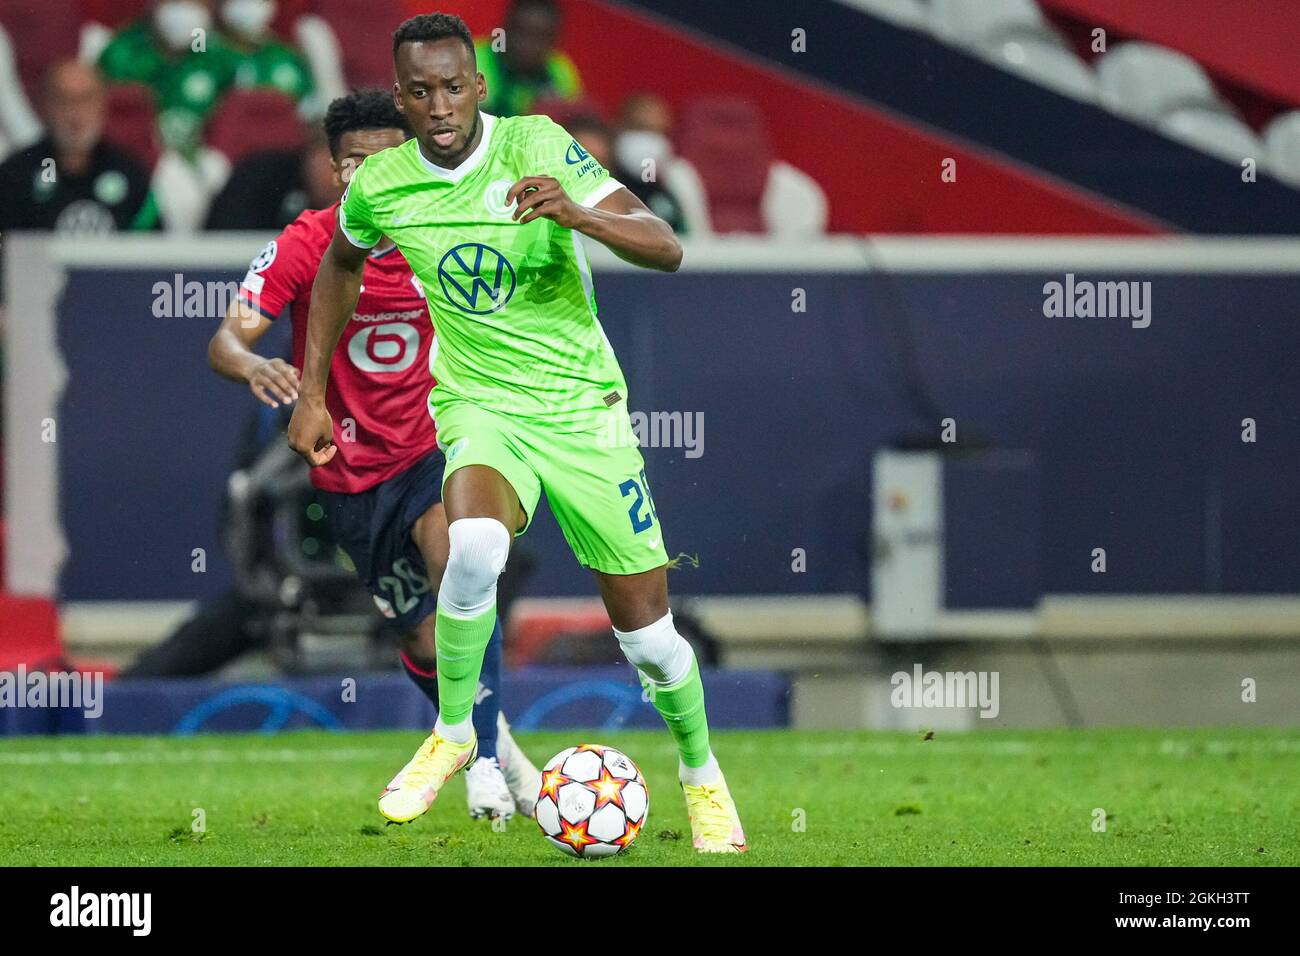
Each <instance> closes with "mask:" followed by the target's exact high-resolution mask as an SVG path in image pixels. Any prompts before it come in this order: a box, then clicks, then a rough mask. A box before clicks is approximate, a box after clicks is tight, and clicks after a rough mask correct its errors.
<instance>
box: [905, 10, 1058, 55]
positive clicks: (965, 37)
mask: <svg viewBox="0 0 1300 956" xmlns="http://www.w3.org/2000/svg"><path fill="white" fill-rule="evenodd" d="M930 27H931V29H932V30H933V31H934V32H935V34H936V35H938V36H939V37H941V38H942V39H944V40H947V41H948V42H950V43H957V44H960V45H962V46H980V45H982V44H985V43H990V42H992V41H995V40H999V39H1002V38H1005V37H1010V36H1033V35H1036V34H1041V33H1047V34H1050V33H1051V32H1052V28H1051V27H1050V26H1049V25H1048V23H1047V21H1046V20H1044V19H1043V14H1042V11H1041V10H1039V9H1038V4H1036V3H1034V0H931V3H930Z"/></svg>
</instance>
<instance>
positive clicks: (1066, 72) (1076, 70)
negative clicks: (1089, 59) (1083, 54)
mask: <svg viewBox="0 0 1300 956" xmlns="http://www.w3.org/2000/svg"><path fill="white" fill-rule="evenodd" d="M980 53H981V54H982V55H983V56H984V58H985V59H987V60H989V61H991V62H993V63H996V64H997V65H998V66H1001V67H1003V68H1004V69H1006V70H1008V71H1010V72H1012V73H1016V74H1018V75H1020V76H1023V77H1025V78H1026V79H1029V80H1033V81H1034V82H1035V83H1038V84H1040V85H1041V86H1046V87H1047V88H1049V89H1052V90H1055V91H1056V92H1058V93H1064V94H1065V95H1066V96H1072V97H1074V98H1075V99H1077V100H1083V101H1084V102H1088V103H1091V102H1095V101H1096V99H1097V77H1096V76H1095V75H1094V74H1093V72H1092V68H1091V67H1089V66H1088V64H1086V63H1084V62H1083V61H1082V60H1080V59H1079V58H1078V56H1076V55H1075V53H1074V51H1073V50H1071V49H1069V48H1068V47H1066V46H1065V45H1064V44H1063V43H1061V42H1060V41H1059V40H1057V39H1056V38H1054V37H1052V38H1047V37H1036V36H1017V37H1008V38H1004V39H1000V40H993V41H990V42H987V43H985V44H983V45H982V46H981V48H980Z"/></svg>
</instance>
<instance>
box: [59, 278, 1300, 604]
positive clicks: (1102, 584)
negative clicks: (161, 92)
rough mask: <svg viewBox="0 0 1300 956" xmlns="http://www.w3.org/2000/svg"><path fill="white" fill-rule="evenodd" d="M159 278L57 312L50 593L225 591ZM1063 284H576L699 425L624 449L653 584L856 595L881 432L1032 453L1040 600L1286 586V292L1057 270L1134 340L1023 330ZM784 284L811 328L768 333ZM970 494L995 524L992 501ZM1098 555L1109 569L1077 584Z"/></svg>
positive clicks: (222, 461) (205, 453)
mask: <svg viewBox="0 0 1300 956" xmlns="http://www.w3.org/2000/svg"><path fill="white" fill-rule="evenodd" d="M158 278H159V276H158V274H157V273H156V272H150V271H102V270H90V269H78V270H74V271H73V272H72V273H71V274H70V276H69V281H68V284H67V288H66V291H65V294H64V296H63V299H62V301H61V305H60V322H61V336H60V338H61V343H62V347H63V349H64V350H65V353H66V360H67V364H68V366H69V370H70V381H69V386H68V390H67V393H66V396H65V401H64V406H63V410H62V415H61V417H60V432H59V447H60V451H61V469H62V471H61V481H62V488H61V495H62V501H63V508H64V519H65V526H66V532H67V538H68V541H69V546H70V549H71V555H70V559H69V563H68V565H67V567H66V569H65V572H64V576H63V582H62V583H63V597H64V598H67V599H76V600H84V599H145V598H152V599H183V598H194V597H198V596H204V595H211V594H214V593H216V592H217V591H218V590H220V589H221V588H222V587H224V586H225V585H226V584H227V583H228V582H229V571H228V568H227V566H226V565H225V564H224V562H223V560H222V558H221V555H220V547H219V544H218V541H217V536H216V529H217V509H218V505H219V502H220V500H221V497H222V489H223V486H224V482H225V480H226V476H227V474H228V472H229V470H230V468H231V464H232V462H233V460H234V457H235V441H236V435H237V433H238V430H239V428H240V426H241V424H242V423H243V421H244V420H245V419H246V417H247V415H248V414H249V413H250V412H251V410H252V399H251V397H250V396H249V394H248V391H247V389H244V388H240V387H238V386H235V385H232V384H230V383H228V382H224V381H220V380H218V379H217V378H216V376H214V375H213V374H212V373H211V372H210V371H209V370H208V369H207V366H206V362H205V359H204V350H205V348H206V345H207V340H208V337H209V336H210V334H211V332H212V326H213V322H209V321H205V320H199V319H185V318H177V319H157V318H154V317H152V316H151V315H150V314H149V310H148V303H149V302H150V301H152V293H151V291H150V289H151V286H152V283H153V282H154V281H157V280H158ZM186 278H187V279H200V280H202V279H224V278H227V277H226V276H224V275H210V276H205V275H202V274H197V275H196V274H187V276H186ZM1061 278H1062V273H1060V272H1052V273H1042V274H1028V273H1027V274H1014V273H995V274H954V275H932V274H907V275H901V276H885V275H879V274H876V275H871V276H864V275H852V274H835V273H822V274H815V273H814V274H809V273H806V272H805V273H797V272H793V271H791V272H790V273H789V274H753V273H721V274H704V273H696V272H684V273H681V274H678V275H675V276H659V275H652V274H639V273H627V272H611V273H602V274H601V275H600V276H598V296H599V301H600V314H601V317H602V322H603V324H604V327H605V329H606V331H607V333H608V335H609V338H610V340H611V341H612V343H613V344H614V347H615V349H616V350H617V352H618V354H619V355H620V357H621V360H622V362H623V366H624V369H625V371H626V373H627V377H628V381H629V384H630V387H631V395H630V401H629V407H630V408H631V409H633V410H644V411H652V410H665V411H671V410H677V411H682V412H688V413H694V412H700V413H702V414H703V418H704V423H705V428H704V444H703V451H704V453H703V455H702V456H700V457H694V458H691V457H687V456H686V454H685V451H684V450H683V449H680V448H676V449H674V448H646V449H645V456H646V460H647V465H648V474H649V478H650V481H651V484H652V487H653V493H654V498H655V501H656V503H657V506H658V511H659V515H660V518H661V519H662V521H663V524H664V528H665V541H666V543H667V545H668V549H669V553H670V554H675V553H677V552H687V553H690V554H693V555H698V557H699V567H683V568H682V569H681V570H678V571H675V572H673V574H672V577H671V579H670V580H671V582H672V587H673V589H674V590H675V591H676V592H677V593H681V594H686V593H701V594H710V593H719V594H727V593H739V594H746V593H819V592H858V593H862V594H866V593H867V592H868V568H869V555H868V548H867V542H868V532H869V526H870V515H871V487H870V462H871V456H872V454H873V452H874V451H875V450H876V449H878V448H880V447H882V446H885V445H888V444H890V443H891V442H893V441H895V440H896V439H898V438H899V437H900V436H904V435H917V434H920V435H924V436H929V437H930V438H937V437H938V434H939V431H940V427H941V426H940V423H939V421H938V420H936V418H937V416H940V415H942V416H944V417H952V418H953V419H955V420H956V422H957V429H958V434H959V437H969V436H972V435H980V436H983V437H985V438H987V439H988V440H989V441H990V442H991V443H992V445H993V446H994V447H996V448H1004V449H1016V450H1024V451H1027V452H1030V453H1032V454H1033V455H1034V457H1035V459H1036V461H1037V462H1038V469H1039V470H1038V478H1037V487H1038V488H1039V491H1040V493H1041V498H1042V507H1041V512H1040V514H1041V522H1040V523H1039V531H1038V533H1039V535H1040V539H1039V545H1040V546H1039V547H1038V548H1037V549H1036V550H1037V565H1038V573H1039V576H1040V579H1041V585H1042V590H1043V591H1044V592H1047V593H1061V592H1065V593H1079V592H1112V593H1127V592H1133V593H1161V592H1188V593H1197V592H1218V591H1223V592H1238V593H1249V592H1287V591H1293V590H1294V589H1295V587H1296V576H1295V568H1297V567H1300V484H1298V483H1297V482H1296V481H1295V478H1294V472H1295V456H1296V449H1297V448H1300V375H1297V374H1296V369H1297V368H1300V336H1297V335H1296V334H1295V323H1294V310H1295V306H1294V303H1295V302H1296V301H1300V278H1298V277H1296V276H1283V275H1267V274H1261V275H1199V274H1170V273H1157V274H1154V275H1153V274H1149V273H1148V274H1137V275H1133V274H1129V275H1125V274H1120V273H1110V274H1107V275H1105V276H1102V277H1097V276H1088V275H1085V274H1083V273H1080V275H1079V278H1080V279H1084V278H1093V279H1096V278H1102V279H1104V280H1107V281H1111V280H1128V279H1138V280H1150V281H1151V282H1152V302H1153V314H1152V322H1151V326H1150V327H1149V328H1145V329H1135V328H1132V327H1131V326H1130V323H1129V322H1128V321H1127V320H1125V319H1119V318H1114V319H1100V318H1090V319H1085V318H1047V317H1045V316H1044V315H1043V285H1044V283H1045V282H1047V281H1050V280H1060V279H1061ZM794 288H802V289H804V290H805V291H806V296H807V304H808V310H807V312H806V313H792V312H791V309H790V302H791V290H792V289H794ZM909 338H910V339H911V340H913V341H914V342H915V354H914V359H915V361H914V363H913V361H912V353H911V352H910V351H909V349H908V347H907V344H906V343H907V341H908V339H909ZM913 364H915V367H916V368H917V370H918V374H919V378H920V380H921V383H922V384H923V385H924V387H925V388H927V389H928V391H929V392H930V393H931V394H932V396H933V406H934V407H933V408H926V407H925V405H924V403H922V402H920V401H918V399H917V398H916V394H917V387H918V386H917V381H916V378H917V376H916V375H909V374H908V373H907V369H908V368H910V367H911V366H912V365H913ZM1247 417H1250V418H1254V419H1255V420H1256V421H1257V423H1258V435H1259V438H1258V441H1257V442H1255V443H1252V444H1247V443H1243V442H1242V441H1241V421H1242V419H1243V418H1247ZM965 500H966V501H967V502H968V504H969V507H971V508H979V507H983V508H986V509H988V512H989V514H991V515H993V517H995V518H996V515H997V509H998V507H999V496H998V495H996V494H986V495H985V494H978V495H971V496H968V497H967V499H965ZM985 517H987V515H986V516H985ZM522 543H523V545H524V546H525V547H527V548H529V549H531V550H532V551H534V552H535V553H536V555H537V556H538V557H539V559H540V561H539V570H538V572H537V574H536V576H535V577H534V578H533V579H532V580H531V581H530V582H529V584H528V586H527V588H526V593H530V594H541V595H566V594H591V593H593V591H594V589H593V586H592V582H591V580H590V577H589V576H588V575H587V574H586V573H585V572H583V571H582V570H580V569H579V568H578V567H577V565H576V563H575V562H574V561H573V558H572V556H571V555H570V553H569V551H568V548H567V546H566V545H565V543H564V540H563V538H562V536H561V535H560V533H559V531H558V530H557V529H556V528H555V526H554V523H553V522H552V521H551V520H550V516H549V515H548V514H542V515H539V516H538V520H537V521H535V522H534V524H533V527H532V530H530V531H529V533H528V534H527V535H526V536H525V537H524V538H523V539H522ZM195 547H204V548H206V550H207V556H208V563H207V571H206V573H204V574H195V573H193V572H192V571H191V565H190V561H191V559H190V554H191V551H192V549H193V548H195ZM1097 547H1102V548H1105V549H1106V551H1107V565H1108V571H1107V573H1106V574H1094V573H1092V572H1091V570H1090V561H1091V552H1092V549H1094V548H1097ZM794 548H802V549H804V551H805V552H806V560H807V569H806V571H804V572H802V573H796V572H794V571H792V568H791V551H792V549H794ZM1005 560H1006V561H1007V562H1008V566H1011V567H1014V563H1015V562H1016V561H1017V560H1019V558H1018V556H1017V555H1015V554H1008V555H1006V557H1005ZM954 586H955V587H957V590H958V591H959V592H962V591H964V592H966V593H969V592H970V591H971V588H969V587H967V588H962V587H960V586H958V584H957V583H954Z"/></svg>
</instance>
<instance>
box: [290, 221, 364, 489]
mask: <svg viewBox="0 0 1300 956" xmlns="http://www.w3.org/2000/svg"><path fill="white" fill-rule="evenodd" d="M365 264H366V250H365V249H359V248H357V247H356V246H354V245H353V244H352V243H351V242H349V241H348V239H347V237H346V236H345V235H344V234H343V230H342V229H338V230H336V231H335V233H334V238H333V240H332V241H331V242H330V244H329V248H328V249H326V250H325V255H324V256H323V257H322V258H321V261H320V268H319V269H318V270H316V281H315V283H313V285H312V287H311V312H310V313H309V314H308V317H307V346H306V353H305V355H304V356H303V363H302V388H301V390H300V391H299V396H300V397H299V399H298V404H297V406H296V407H295V408H294V410H293V417H292V418H291V419H290V420H289V445H290V447H292V448H293V450H294V451H296V452H297V453H298V454H300V455H302V456H303V457H304V458H306V459H307V463H308V464H309V465H312V466H313V467H315V466H317V465H323V464H325V463H326V462H328V461H329V460H330V459H331V458H333V457H334V453H335V452H336V451H337V450H338V449H337V448H335V447H334V422H333V421H332V420H331V419H330V413H329V412H328V411H327V410H326V408H325V386H326V384H328V382H329V377H330V361H331V359H333V357H334V348H335V346H337V345H338V342H339V336H340V335H342V334H343V329H344V328H345V327H346V326H347V324H348V319H350V318H351V317H352V313H353V311H354V310H355V309H356V307H357V297H358V296H359V295H360V294H361V272H362V269H363V268H364V267H365Z"/></svg>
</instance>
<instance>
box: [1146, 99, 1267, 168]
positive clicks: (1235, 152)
mask: <svg viewBox="0 0 1300 956" xmlns="http://www.w3.org/2000/svg"><path fill="white" fill-rule="evenodd" d="M1156 129H1158V130H1160V132H1162V133H1164V134H1165V135H1166V136H1168V137H1170V138H1171V139H1177V140H1181V141H1182V142H1184V143H1187V144H1188V145H1189V146H1195V147H1196V148H1197V149H1200V150H1202V151H1204V152H1206V153H1209V154H1211V155H1213V156H1218V157H1219V158H1220V159H1224V160H1226V161H1228V162H1230V163H1232V164H1234V165H1240V164H1241V161H1242V160H1243V159H1246V158H1250V159H1253V160H1255V161H1256V162H1259V161H1260V160H1261V158H1262V157H1263V155H1264V143H1263V141H1262V140H1261V139H1260V138H1259V137H1258V136H1256V135H1255V131H1254V130H1252V129H1251V128H1250V127H1249V126H1247V125H1246V124H1245V123H1243V122H1242V121H1241V120H1239V119H1237V117H1235V116H1233V115H1232V114H1230V113H1224V112H1222V111H1220V110H1217V109H1204V108H1202V107H1197V106H1189V107H1186V108H1185V109H1179V110H1174V111H1173V112H1171V113H1168V114H1167V115H1165V116H1163V117H1161V118H1160V121H1159V122H1158V123H1157V124H1156Z"/></svg>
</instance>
